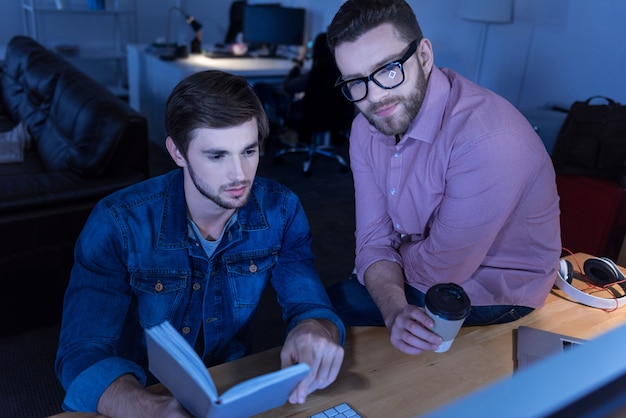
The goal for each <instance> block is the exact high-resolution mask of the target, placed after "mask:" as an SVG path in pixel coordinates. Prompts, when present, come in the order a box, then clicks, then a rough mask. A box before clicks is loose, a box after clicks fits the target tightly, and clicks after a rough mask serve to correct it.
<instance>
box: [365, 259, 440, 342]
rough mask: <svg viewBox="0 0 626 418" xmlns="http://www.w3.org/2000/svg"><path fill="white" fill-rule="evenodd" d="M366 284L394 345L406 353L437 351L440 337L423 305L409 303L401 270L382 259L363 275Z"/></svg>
mask: <svg viewBox="0 0 626 418" xmlns="http://www.w3.org/2000/svg"><path fill="white" fill-rule="evenodd" d="M364 281H365V286H366V287H367V290H368V292H369V293H370V295H372V299H374V302H375V303H376V306H378V309H380V313H381V314H382V316H383V320H384V321H385V325H387V328H388V329H389V334H390V341H391V344H393V346H394V347H396V348H397V349H398V350H400V351H402V352H403V353H406V354H420V353H421V352H422V351H425V350H436V349H437V347H439V344H441V342H442V339H441V337H440V336H438V335H437V334H435V333H433V332H431V331H430V330H431V329H432V327H433V325H434V323H433V320H432V319H430V317H429V316H428V315H426V312H424V310H423V309H422V308H418V307H417V306H413V305H409V304H408V303H407V301H406V293H405V292H404V272H403V271H402V269H401V268H400V266H399V265H398V264H397V263H394V262H391V261H387V260H381V261H377V262H376V263H374V264H372V265H371V266H370V267H369V268H368V269H367V270H366V271H365V275H364Z"/></svg>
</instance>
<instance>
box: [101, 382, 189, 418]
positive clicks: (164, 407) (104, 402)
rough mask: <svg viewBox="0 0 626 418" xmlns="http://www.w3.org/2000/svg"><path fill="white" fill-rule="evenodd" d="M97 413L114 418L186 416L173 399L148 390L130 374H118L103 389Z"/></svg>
mask: <svg viewBox="0 0 626 418" xmlns="http://www.w3.org/2000/svg"><path fill="white" fill-rule="evenodd" d="M168 411H169V412H168ZM98 413H99V414H102V415H106V416H108V417H114V418H118V417H119V418H125V417H129V418H139V417H157V416H172V417H173V416H177V417H178V416H188V415H186V414H184V411H183V410H182V408H180V405H179V404H178V402H176V401H175V399H173V398H172V397H170V396H162V395H156V394H154V393H152V392H150V391H148V390H147V389H146V388H145V387H143V385H141V383H139V381H138V380H137V379H136V378H135V377H134V376H133V375H131V374H125V375H122V376H120V377H119V378H117V379H116V380H115V381H113V383H111V385H110V386H109V387H108V388H107V389H106V390H105V391H104V393H103V394H102V396H100V400H99V401H98ZM181 414H182V415H181Z"/></svg>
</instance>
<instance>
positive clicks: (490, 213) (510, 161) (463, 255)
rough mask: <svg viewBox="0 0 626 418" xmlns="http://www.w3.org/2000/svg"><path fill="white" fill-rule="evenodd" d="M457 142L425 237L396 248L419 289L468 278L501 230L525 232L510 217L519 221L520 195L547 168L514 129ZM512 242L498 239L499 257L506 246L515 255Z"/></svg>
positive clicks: (408, 276) (410, 279) (485, 255)
mask: <svg viewBox="0 0 626 418" xmlns="http://www.w3.org/2000/svg"><path fill="white" fill-rule="evenodd" d="M459 142H460V143H461V144H462V145H460V146H459V147H458V148H456V149H454V150H453V151H452V153H451V158H450V162H449V166H448V169H447V172H446V179H445V181H446V188H445V193H444V195H443V198H442V200H441V203H440V205H439V207H438V209H437V211H436V213H435V214H434V216H433V218H432V223H431V225H430V228H429V233H428V235H427V236H426V237H424V238H423V239H417V240H412V239H407V240H405V242H403V243H402V245H401V246H400V248H399V250H400V254H401V256H402V260H403V265H404V268H405V275H406V278H407V281H408V282H414V283H419V284H420V286H418V287H421V288H422V289H426V288H428V287H430V286H431V285H433V284H435V283H441V282H454V283H457V284H463V283H464V282H466V281H468V280H469V279H470V278H471V277H472V275H473V274H474V273H475V272H476V271H477V270H479V268H480V266H481V264H482V263H484V261H485V260H486V258H487V255H488V252H489V250H490V248H491V247H492V246H493V245H494V243H495V242H496V240H498V239H500V238H501V237H502V236H503V235H502V234H501V231H502V230H503V228H511V233H509V234H507V235H506V236H507V237H508V238H509V239H510V240H511V241H515V237H516V234H524V233H527V232H528V231H525V230H524V229H525V226H524V222H529V221H530V219H525V220H523V222H520V224H519V225H512V224H509V221H510V220H511V219H514V220H515V221H516V222H519V221H520V220H521V219H520V218H519V214H516V215H515V217H513V214H514V212H516V211H523V210H524V209H523V203H520V202H523V199H524V193H525V191H526V190H528V189H529V183H530V182H532V181H533V178H535V176H536V175H537V172H538V171H540V170H542V166H545V164H544V163H545V161H544V160H543V158H537V155H536V150H535V148H534V147H532V146H529V145H528V141H527V140H526V138H524V136H523V134H522V133H520V132H518V131H515V130H511V129H499V130H493V131H490V132H488V133H485V134H482V135H481V136H474V137H473V138H472V139H469V140H464V141H459ZM517 236H520V235H517ZM503 244H504V245H503ZM515 244H516V243H515V242H508V243H497V246H498V248H499V251H500V254H499V257H500V259H501V260H504V257H506V254H505V252H504V250H505V249H506V248H507V247H508V248H511V254H514V253H515V252H517V253H519V250H520V249H519V248H518V249H515ZM503 267H504V266H503ZM509 267H510V266H509Z"/></svg>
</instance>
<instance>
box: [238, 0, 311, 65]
mask: <svg viewBox="0 0 626 418" xmlns="http://www.w3.org/2000/svg"><path fill="white" fill-rule="evenodd" d="M305 18H306V9H303V8H292V7H281V6H275V5H267V4H258V5H247V6H245V8H244V12H243V41H244V42H245V43H246V44H248V47H249V48H251V49H255V48H257V47H259V46H266V47H267V48H268V50H269V54H268V55H276V48H277V46H279V45H302V44H303V43H304V26H305Z"/></svg>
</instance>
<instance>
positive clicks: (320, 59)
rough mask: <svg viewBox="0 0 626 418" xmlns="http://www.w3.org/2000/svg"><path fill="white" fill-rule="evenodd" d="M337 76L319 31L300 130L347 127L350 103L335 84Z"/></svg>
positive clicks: (324, 35) (337, 129)
mask: <svg viewBox="0 0 626 418" xmlns="http://www.w3.org/2000/svg"><path fill="white" fill-rule="evenodd" d="M340 75H341V73H340V72H339V69H338V68H337V65H336V64H335V58H334V57H333V55H332V53H331V52H330V49H329V48H328V44H327V43H326V33H320V34H319V35H318V36H317V37H316V38H315V43H314V44H313V64H312V67H311V70H310V73H309V80H308V82H307V87H306V90H305V94H304V99H303V100H304V102H303V110H302V113H303V114H302V128H303V129H306V130H309V131H311V132H317V131H335V132H336V131H342V130H346V131H347V130H349V129H350V126H351V124H352V119H354V105H353V104H352V103H351V102H349V101H348V100H346V98H345V97H343V95H342V93H341V91H340V90H339V89H337V88H336V87H335V82H336V81H337V79H338V78H339V76H340Z"/></svg>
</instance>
